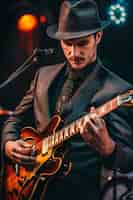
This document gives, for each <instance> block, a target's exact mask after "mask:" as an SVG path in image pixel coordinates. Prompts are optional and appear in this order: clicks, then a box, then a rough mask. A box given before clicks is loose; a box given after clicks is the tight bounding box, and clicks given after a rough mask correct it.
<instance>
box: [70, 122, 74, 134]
mask: <svg viewBox="0 0 133 200" xmlns="http://www.w3.org/2000/svg"><path fill="white" fill-rule="evenodd" d="M70 131H71V133H70V135H73V134H74V133H75V123H72V124H71V125H70Z"/></svg>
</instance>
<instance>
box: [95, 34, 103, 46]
mask: <svg viewBox="0 0 133 200" xmlns="http://www.w3.org/2000/svg"><path fill="white" fill-rule="evenodd" d="M102 36H103V31H99V32H97V33H96V44H99V43H100V42H101V39H102Z"/></svg>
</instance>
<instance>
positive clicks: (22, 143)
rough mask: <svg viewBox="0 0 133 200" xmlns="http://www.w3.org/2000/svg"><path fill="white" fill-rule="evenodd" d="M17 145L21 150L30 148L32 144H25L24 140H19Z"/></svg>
mask: <svg viewBox="0 0 133 200" xmlns="http://www.w3.org/2000/svg"><path fill="white" fill-rule="evenodd" d="M18 144H19V145H20V146H21V147H23V148H32V146H33V144H31V143H28V142H25V141H24V140H22V139H21V140H19V141H18Z"/></svg>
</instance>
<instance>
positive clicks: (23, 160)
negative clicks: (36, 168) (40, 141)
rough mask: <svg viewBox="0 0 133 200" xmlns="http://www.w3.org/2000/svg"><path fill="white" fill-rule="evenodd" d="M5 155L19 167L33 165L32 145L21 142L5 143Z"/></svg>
mask: <svg viewBox="0 0 133 200" xmlns="http://www.w3.org/2000/svg"><path fill="white" fill-rule="evenodd" d="M5 154H6V156H8V157H9V158H10V159H12V160H13V162H15V163H19V164H21V165H34V164H35V156H34V155H33V145H32V144H29V143H27V142H25V141H23V140H21V139H20V140H16V141H7V142H6V144H5Z"/></svg>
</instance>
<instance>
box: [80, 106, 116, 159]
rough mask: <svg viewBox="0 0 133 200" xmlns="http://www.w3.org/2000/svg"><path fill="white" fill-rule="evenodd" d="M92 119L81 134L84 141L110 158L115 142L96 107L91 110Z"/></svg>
mask: <svg viewBox="0 0 133 200" xmlns="http://www.w3.org/2000/svg"><path fill="white" fill-rule="evenodd" d="M90 113H91V117H90V119H89V120H88V121H87V123H86V126H85V127H84V129H83V131H82V132H81V136H82V137H83V139H84V141H85V142H86V143H87V144H89V145H90V146H91V147H92V148H93V149H95V150H96V151H97V152H99V153H100V154H101V155H102V156H109V155H110V154H111V153H112V152H113V151H114V149H115V142H114V141H113V140H112V138H111V137H110V135H109V133H108V130H107V127H106V124H105V121H104V120H103V119H102V118H100V117H99V116H98V115H97V113H96V109H95V108H94V107H92V108H91V111H90Z"/></svg>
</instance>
